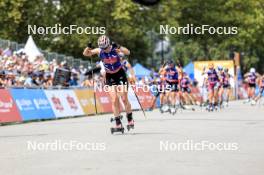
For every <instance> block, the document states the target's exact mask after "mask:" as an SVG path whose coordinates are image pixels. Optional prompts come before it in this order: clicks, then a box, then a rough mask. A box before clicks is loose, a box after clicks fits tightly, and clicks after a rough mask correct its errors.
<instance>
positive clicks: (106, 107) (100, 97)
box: [96, 91, 112, 113]
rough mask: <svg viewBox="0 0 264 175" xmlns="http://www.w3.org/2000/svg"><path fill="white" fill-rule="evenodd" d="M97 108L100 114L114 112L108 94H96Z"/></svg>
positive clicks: (101, 92) (99, 92)
mask: <svg viewBox="0 0 264 175" xmlns="http://www.w3.org/2000/svg"><path fill="white" fill-rule="evenodd" d="M96 108H97V112H98V113H109V112H112V103H111V98H110V96H109V93H108V92H104V91H97V92H96Z"/></svg>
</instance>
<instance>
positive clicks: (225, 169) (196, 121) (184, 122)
mask: <svg viewBox="0 0 264 175" xmlns="http://www.w3.org/2000/svg"><path fill="white" fill-rule="evenodd" d="M110 116H111V115H108V114H107V115H100V116H96V117H81V118H71V119H63V120H52V121H44V122H31V123H26V124H17V125H8V126H1V127H0V174H3V175H31V174H32V175H33V174H34V175H46V174H56V175H68V174H69V175H72V174H73V175H82V174H83V175H97V174H98V175H104V174H105V175H117V174H125V175H126V174H131V175H141V174H142V175H147V174H151V175H161V174H162V175H165V174H166V175H167V174H181V175H192V174H195V175H218V174H219V175H237V174H238V175H249V174H251V175H263V174H264V166H263V165H264V106H262V107H259V106H254V107H252V106H250V105H248V104H243V103H242V102H241V101H238V102H232V103H231V104H230V107H229V108H228V109H224V110H222V111H220V112H214V113H208V112H206V111H201V109H200V108H198V109H197V111H196V112H192V111H179V113H178V114H176V115H175V116H171V115H169V114H168V113H166V114H163V115H161V114H160V112H159V111H158V110H155V111H153V112H147V119H145V118H144V116H143V115H142V112H135V113H134V116H135V121H136V125H135V129H134V130H133V131H132V132H129V133H128V132H126V133H125V134H115V135H111V134H110V129H109V128H110V127H111V126H112V124H111V123H110V122H109V118H110ZM124 123H126V122H125V120H124ZM202 144H203V145H202ZM206 144H207V146H206ZM69 145H70V146H71V147H70V146H69ZM201 145H202V146H203V148H202V146H201ZM208 145H211V147H209V146H208ZM216 145H220V147H216ZM230 145H231V146H230ZM221 146H222V147H221Z"/></svg>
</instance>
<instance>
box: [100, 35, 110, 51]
mask: <svg viewBox="0 0 264 175" xmlns="http://www.w3.org/2000/svg"><path fill="white" fill-rule="evenodd" d="M109 45H110V39H109V38H108V37H107V36H106V35H102V36H100V37H99V38H98V47H99V48H100V49H106V48H107V47H108V46H109Z"/></svg>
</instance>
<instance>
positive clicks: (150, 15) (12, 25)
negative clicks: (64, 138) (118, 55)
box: [0, 0, 264, 72]
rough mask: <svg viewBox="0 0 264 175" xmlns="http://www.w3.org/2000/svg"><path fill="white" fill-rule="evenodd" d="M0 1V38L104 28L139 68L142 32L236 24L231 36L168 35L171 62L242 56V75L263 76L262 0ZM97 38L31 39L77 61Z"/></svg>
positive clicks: (145, 52)
mask: <svg viewBox="0 0 264 175" xmlns="http://www.w3.org/2000/svg"><path fill="white" fill-rule="evenodd" d="M54 2H55V1H54V0H34V1H31V0H12V1H10V0H1V1H0V38H2V39H9V40H13V41H17V42H20V43H21V42H25V41H26V39H27V37H28V33H27V32H28V31H27V26H28V25H37V26H44V27H45V26H54V25H55V24H61V26H62V27H63V26H69V25H72V24H75V25H78V26H98V27H100V26H104V27H106V33H107V34H108V35H109V36H110V38H111V39H112V40H114V41H115V42H117V43H120V44H122V45H124V46H127V47H128V48H129V49H130V50H131V51H132V55H131V58H132V59H137V60H138V61H139V62H142V63H144V64H150V63H149V62H147V60H149V59H147V58H148V57H151V56H152V52H153V47H151V42H152V41H151V39H150V37H149V35H148V31H153V30H154V31H156V32H157V35H156V40H155V41H157V40H159V39H160V38H162V36H160V35H159V34H158V33H159V25H161V24H169V25H171V26H176V27H177V26H186V25H187V24H194V25H197V26H198V25H203V24H207V25H211V26H216V27H217V26H236V27H238V34H237V35H209V34H205V35H169V36H168V37H169V38H170V41H171V46H170V47H171V49H172V50H173V57H174V59H180V60H181V61H182V62H183V63H188V61H190V60H203V59H229V55H230V52H233V51H237V52H240V53H242V55H243V57H242V65H243V69H244V71H245V70H246V69H248V68H249V67H251V66H257V67H258V69H259V70H261V71H262V72H264V54H263V53H264V39H263V35H264V5H263V4H264V0H250V1H248V0H228V1H226V0H217V1H215V0H203V1H201V0H188V1H181V0H172V1H165V0H164V1H161V2H160V4H159V5H156V6H151V7H145V6H141V5H139V4H136V3H133V1H131V0H100V1H94V0H78V1H76V0H59V1H56V2H59V5H57V6H56V5H55V3H54ZM98 36H99V35H86V34H82V35H79V34H76V33H75V34H72V35H51V34H48V35H34V36H33V38H34V39H35V40H36V42H37V44H38V45H39V47H41V48H42V49H44V50H49V51H55V52H59V53H63V54H68V55H73V56H75V57H82V50H83V48H84V47H85V46H86V45H87V42H89V41H92V42H93V43H94V45H96V40H97V38H98Z"/></svg>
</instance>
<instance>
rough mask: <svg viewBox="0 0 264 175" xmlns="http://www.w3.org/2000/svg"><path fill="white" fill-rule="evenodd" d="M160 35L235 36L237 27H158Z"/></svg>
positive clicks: (188, 25) (189, 25)
mask: <svg viewBox="0 0 264 175" xmlns="http://www.w3.org/2000/svg"><path fill="white" fill-rule="evenodd" d="M159 33H160V34H171V35H175V34H176V35H204V34H210V35H236V34H238V27H235V26H230V27H226V26H217V27H215V26H210V25H200V26H194V25H193V24H187V25H186V26H184V27H181V26H177V27H176V26H170V25H160V28H159Z"/></svg>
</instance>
